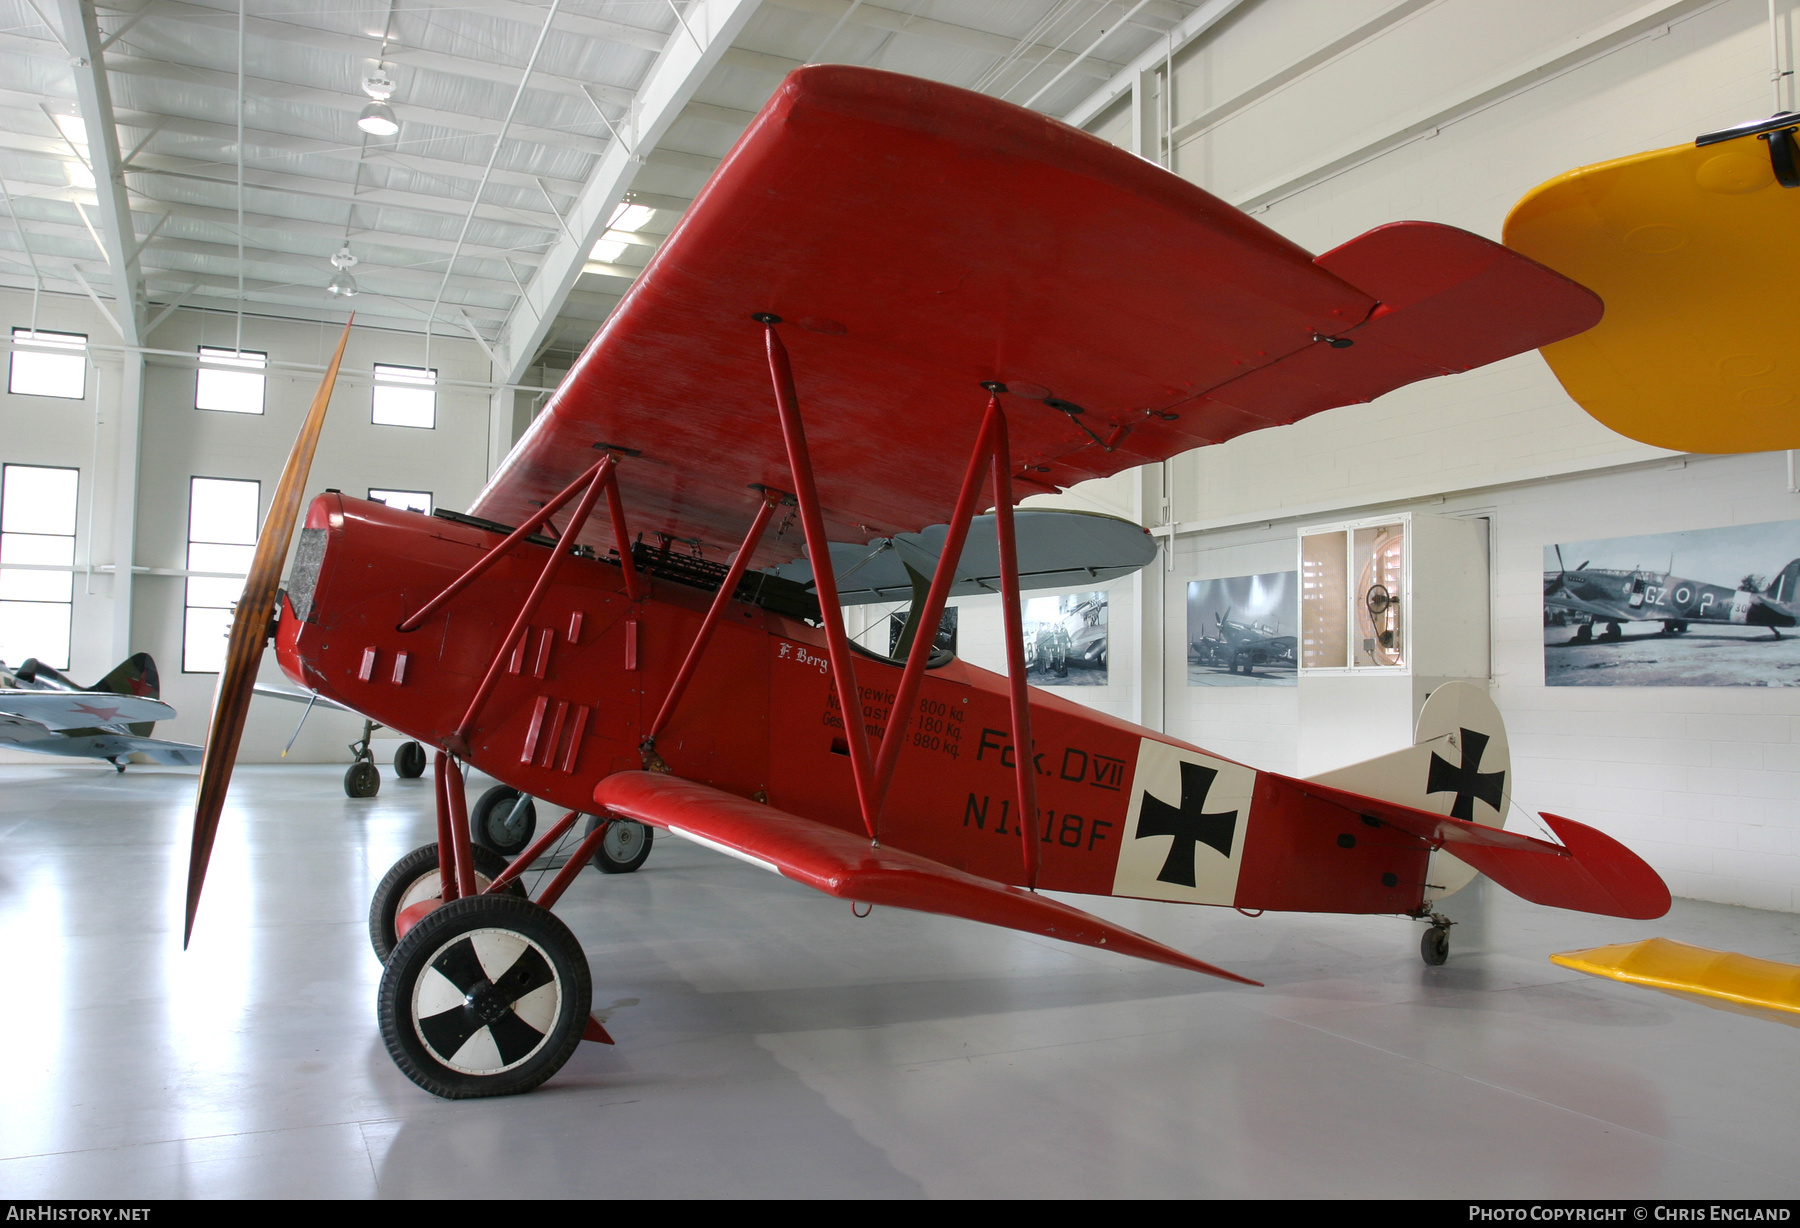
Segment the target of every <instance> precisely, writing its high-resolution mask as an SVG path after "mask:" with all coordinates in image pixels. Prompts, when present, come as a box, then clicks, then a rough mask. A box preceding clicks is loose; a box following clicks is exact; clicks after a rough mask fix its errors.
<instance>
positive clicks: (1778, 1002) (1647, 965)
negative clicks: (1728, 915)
mask: <svg viewBox="0 0 1800 1228" xmlns="http://www.w3.org/2000/svg"><path fill="white" fill-rule="evenodd" d="M1550 962H1551V963H1553V964H1561V965H1562V966H1563V967H1565V968H1573V969H1575V970H1576V971H1577V972H1585V973H1587V974H1588V975H1590V976H1603V977H1607V978H1609V979H1611V980H1614V981H1624V982H1625V983H1627V984H1630V985H1642V986H1644V987H1645V988H1647V989H1657V990H1661V991H1662V992H1663V993H1667V994H1674V995H1676V996H1677V997H1683V998H1687V999H1689V1000H1691V1001H1694V1002H1698V1003H1700V1004H1701V1005H1702V1006H1711V1007H1716V1008H1718V1009H1720V1010H1728V1011H1737V1012H1739V1013H1740V1014H1745V1015H1755V1016H1757V1017H1758V1018H1761V1019H1772V1020H1775V1021H1776V1022H1778V1023H1785V1024H1788V1025H1790V1026H1792V1027H1800V967H1796V966H1795V965H1793V964H1783V963H1778V962H1776V961H1775V960H1772V959H1757V958H1755V957H1754V956H1750V955H1739V954H1737V953H1736V952H1734V951H1712V950H1708V949H1707V948H1706V947H1693V946H1689V945H1688V944H1687V943H1685V942H1675V941H1673V940H1671V939H1668V938H1645V939H1643V940H1642V941H1640V942H1623V943H1619V944H1618V945H1616V946H1610V947H1593V948H1591V949H1590V950H1586V951H1565V952H1563V953H1562V954H1561V955H1552V956H1551V957H1550Z"/></svg>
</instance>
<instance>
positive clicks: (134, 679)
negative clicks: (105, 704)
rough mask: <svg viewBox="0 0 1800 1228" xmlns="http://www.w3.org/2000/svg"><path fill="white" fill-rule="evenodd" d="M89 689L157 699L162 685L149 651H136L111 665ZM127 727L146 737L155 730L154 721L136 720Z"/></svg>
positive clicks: (139, 735) (134, 732) (137, 734)
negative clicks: (104, 674) (106, 673)
mask: <svg viewBox="0 0 1800 1228" xmlns="http://www.w3.org/2000/svg"><path fill="white" fill-rule="evenodd" d="M90 689H91V690H95V691H107V692H110V693H111V694H114V695H141V696H143V697H144V698H145V699H158V698H160V697H161V696H160V692H161V690H162V685H161V682H160V680H159V679H158V678H157V676H156V662H155V661H154V660H153V659H152V658H151V656H150V654H149V653H147V652H138V653H133V654H132V655H131V656H129V657H126V658H125V659H124V660H123V661H121V662H119V663H118V664H117V665H115V666H113V670H112V672H111V673H110V674H108V675H106V677H104V678H102V679H101V680H100V681H98V682H96V683H95V684H94V685H93V686H92V687H91V688H90ZM129 728H130V730H131V732H132V733H133V734H135V735H136V736H138V737H140V738H147V737H149V736H150V734H151V732H152V731H153V730H155V728H156V723H155V722H154V721H138V722H137V723H135V724H133V725H131V726H129Z"/></svg>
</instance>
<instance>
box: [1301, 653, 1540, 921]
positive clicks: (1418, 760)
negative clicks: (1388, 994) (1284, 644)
mask: <svg viewBox="0 0 1800 1228" xmlns="http://www.w3.org/2000/svg"><path fill="white" fill-rule="evenodd" d="M1312 779H1314V780H1316V781H1318V782H1319V783H1320V784H1324V785H1330V786H1332V787H1333V788H1336V789H1345V790H1348V791H1349V792H1352V793H1363V794H1367V795H1368V796H1370V797H1378V798H1381V799H1382V800H1384V801H1390V802H1397V803H1398V804H1400V805H1402V806H1411V807H1413V808H1414V809H1417V810H1429V811H1431V812H1432V813H1434V814H1447V815H1450V816H1451V817H1453V818H1458V819H1466V820H1468V821H1470V822H1474V823H1480V824H1482V825H1483V826H1486V827H1505V826H1506V815H1507V812H1508V811H1509V810H1510V809H1511V808H1512V752H1511V750H1510V749H1509V748H1508V746H1507V744H1506V726H1505V724H1504V723H1502V721H1501V719H1500V709H1498V708H1496V707H1495V706H1494V701H1493V700H1492V699H1490V698H1489V697H1488V693H1487V691H1486V690H1484V689H1483V688H1481V687H1478V686H1475V685H1474V684H1473V683H1468V682H1446V683H1444V684H1443V685H1442V686H1440V687H1438V689H1437V690H1435V691H1433V692H1432V693H1431V695H1430V697H1429V698H1427V699H1426V701H1425V707H1424V708H1423V709H1422V710H1421V711H1420V712H1419V722H1418V725H1417V726H1416V727H1415V729H1414V733H1413V745H1412V746H1410V747H1408V748H1407V749H1405V750H1400V751H1395V752H1394V753H1393V754H1391V755H1382V756H1380V757H1379V758H1376V759H1365V760H1364V761H1363V762H1361V763H1353V764H1351V765H1350V766H1349V767H1343V768H1338V769H1337V770H1335V771H1331V772H1325V773H1322V774H1321V775H1318V776H1314V777H1313V778H1312ZM1474 877H1475V869H1474V867H1472V866H1470V865H1468V864H1467V863H1466V862H1463V861H1461V860H1459V859H1458V858H1455V857H1452V856H1451V855H1450V854H1449V853H1446V852H1444V851H1443V850H1441V849H1440V850H1438V851H1436V852H1434V853H1432V855H1431V865H1430V867H1429V869H1428V870H1427V871H1426V875H1425V882H1426V888H1425V902H1426V903H1427V904H1429V903H1430V902H1431V901H1433V900H1439V899H1442V898H1443V897H1444V896H1447V895H1449V894H1450V893H1451V892H1452V891H1456V890H1459V889H1461V888H1463V887H1466V886H1468V884H1469V882H1470V880H1471V879H1473V878H1474Z"/></svg>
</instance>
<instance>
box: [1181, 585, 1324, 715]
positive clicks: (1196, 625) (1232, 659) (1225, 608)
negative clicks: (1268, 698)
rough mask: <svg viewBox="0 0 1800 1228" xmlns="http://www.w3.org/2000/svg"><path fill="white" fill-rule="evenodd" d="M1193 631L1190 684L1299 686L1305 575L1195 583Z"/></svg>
mask: <svg viewBox="0 0 1800 1228" xmlns="http://www.w3.org/2000/svg"><path fill="white" fill-rule="evenodd" d="M1187 629H1188V685H1189V686H1293V685H1294V683H1295V678H1296V670H1295V663H1296V659H1297V658H1296V653H1295V647H1296V645H1297V644H1298V643H1299V629H1300V573H1299V572H1297V571H1271V572H1265V573H1264V574H1262V575H1260V576H1227V577H1225V578H1223V579H1218V580H1194V581H1190V582H1189V584H1188V592H1187Z"/></svg>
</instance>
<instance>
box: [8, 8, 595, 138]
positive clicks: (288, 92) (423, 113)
mask: <svg viewBox="0 0 1800 1228" xmlns="http://www.w3.org/2000/svg"><path fill="white" fill-rule="evenodd" d="M74 2H75V0H59V3H64V4H68V3H74ZM16 37H17V36H16V35H14V36H0V44H4V43H5V42H8V41H11V40H13V39H16ZM36 46H37V47H38V48H45V44H44V43H42V42H41V41H40V42H37V43H36ZM45 50H49V49H48V48H45ZM38 54H44V51H39V52H38ZM106 67H107V71H109V72H115V73H119V74H120V75H122V76H132V77H146V78H150V79H152V80H158V81H170V82H173V83H175V84H178V85H185V86H190V87H192V86H196V85H198V86H203V87H207V88H211V89H218V90H229V91H230V92H231V94H232V96H233V97H234V98H235V97H236V96H237V74H235V73H229V72H223V71H221V70H219V69H213V68H202V67H199V66H197V65H192V64H181V63H177V62H175V61H172V60H159V59H151V58H149V57H147V56H111V57H109V58H108V59H107V61H106ZM244 88H245V90H246V91H248V92H250V93H253V94H255V95H256V96H257V97H259V98H269V99H274V100H276V101H279V102H293V103H299V104H301V105H303V106H314V107H320V108H323V109H325V110H329V111H337V112H340V113H342V114H345V115H357V114H360V113H361V111H362V108H363V106H364V104H366V103H367V102H368V99H367V98H364V97H363V96H362V95H361V94H347V93H344V92H342V91H341V90H328V89H320V88H318V87H316V86H311V85H294V84H292V83H291V82H287V81H275V80H272V79H271V78H268V77H253V76H245V78H244ZM388 105H389V106H391V107H393V108H394V114H395V115H396V116H398V117H399V118H400V119H401V120H402V121H403V122H410V123H415V124H431V125H433V126H434V127H439V128H449V129H450V130H452V131H454V132H462V133H466V134H468V135H470V136H488V137H491V136H494V135H496V134H498V133H499V131H500V121H499V120H498V119H489V118H487V117H486V116H477V115H469V114H465V113H463V112H460V111H443V110H439V109H438V108H436V107H423V106H419V105H418V104H417V103H410V102H404V101H399V100H394V99H390V100H389V102H388ZM508 135H510V136H512V137H514V138H516V139H518V140H521V141H530V142H532V143H533V144H537V145H544V146H548V147H550V148H553V149H573V150H576V151H578V152H580V153H586V154H603V153H605V151H606V149H607V147H608V144H609V142H608V141H607V139H606V138H604V137H592V136H582V135H580V134H577V133H573V132H563V131H560V130H558V129H555V128H539V127H536V126H534V125H531V124H514V125H513V126H512V128H511V130H510V131H509V133H508Z"/></svg>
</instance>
